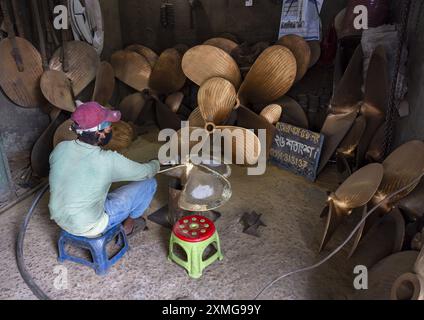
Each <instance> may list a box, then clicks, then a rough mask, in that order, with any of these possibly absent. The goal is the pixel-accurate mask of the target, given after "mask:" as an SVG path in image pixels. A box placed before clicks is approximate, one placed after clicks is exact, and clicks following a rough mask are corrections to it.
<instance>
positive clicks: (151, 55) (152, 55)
mask: <svg viewBox="0 0 424 320" xmlns="http://www.w3.org/2000/svg"><path fill="white" fill-rule="evenodd" d="M125 50H129V51H134V52H137V53H138V54H140V55H142V56H143V57H144V58H146V60H147V61H148V62H149V64H150V67H152V69H153V67H154V66H155V64H156V61H157V60H158V59H159V56H158V55H157V54H156V52H154V51H153V50H152V49H150V48H148V47H146V46H142V45H140V44H133V45H130V46H128V47H126V48H125Z"/></svg>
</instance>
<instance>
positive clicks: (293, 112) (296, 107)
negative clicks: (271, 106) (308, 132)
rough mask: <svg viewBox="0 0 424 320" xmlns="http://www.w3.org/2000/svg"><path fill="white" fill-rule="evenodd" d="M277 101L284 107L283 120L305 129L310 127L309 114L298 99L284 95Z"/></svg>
mask: <svg viewBox="0 0 424 320" xmlns="http://www.w3.org/2000/svg"><path fill="white" fill-rule="evenodd" d="M275 103H277V104H279V105H281V106H282V107H283V116H282V117H281V122H284V123H288V124H291V125H292V126H296V127H299V128H303V129H308V128H309V120H308V116H307V115H306V113H305V111H304V110H303V108H302V107H301V106H300V104H299V103H297V101H296V100H294V99H292V98H290V97H288V96H284V97H281V98H279V99H278V100H276V101H275Z"/></svg>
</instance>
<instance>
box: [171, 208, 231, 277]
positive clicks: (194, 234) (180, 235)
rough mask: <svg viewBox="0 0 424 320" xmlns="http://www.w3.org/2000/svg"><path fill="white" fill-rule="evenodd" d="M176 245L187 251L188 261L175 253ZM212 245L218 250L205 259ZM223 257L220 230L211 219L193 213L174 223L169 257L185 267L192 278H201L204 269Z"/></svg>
mask: <svg viewBox="0 0 424 320" xmlns="http://www.w3.org/2000/svg"><path fill="white" fill-rule="evenodd" d="M175 245H178V246H180V247H181V248H182V249H183V250H184V251H185V253H186V256H187V261H184V260H183V259H181V258H180V257H179V256H178V255H176V254H175V252H174V247H175ZM210 245H213V246H214V247H215V249H216V252H215V253H214V254H213V255H212V256H211V257H209V258H207V259H206V260H205V261H203V253H204V252H205V249H206V248H207V247H209V246H210ZM223 258H224V257H223V255H222V252H221V244H220V241H219V236H218V232H217V231H216V228H215V225H214V223H213V222H212V221H211V220H209V219H207V218H205V217H202V216H199V215H193V216H187V217H184V218H182V219H181V220H179V221H178V222H177V223H176V224H175V225H174V228H173V230H172V234H171V240H170V243H169V256H168V259H169V260H170V261H174V262H175V263H177V264H178V265H180V266H181V267H183V268H185V269H186V270H187V272H188V275H189V276H190V277H191V278H194V279H198V278H200V277H201V276H202V272H203V270H205V269H206V268H207V267H208V266H210V265H211V264H212V263H214V262H215V261H217V260H222V259H223Z"/></svg>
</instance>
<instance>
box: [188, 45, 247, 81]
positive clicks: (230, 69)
mask: <svg viewBox="0 0 424 320" xmlns="http://www.w3.org/2000/svg"><path fill="white" fill-rule="evenodd" d="M182 69H183V71H184V73H185V75H186V76H187V78H189V79H190V80H191V81H193V82H194V83H196V84H197V85H198V86H201V85H202V84H203V83H204V82H205V81H206V80H208V79H210V78H213V77H220V78H224V79H226V80H228V81H230V82H231V83H232V84H233V85H234V87H235V88H239V86H240V83H241V74H240V70H239V68H238V66H237V63H236V62H235V61H234V59H233V58H232V57H231V56H230V55H229V54H228V53H227V52H225V51H224V50H222V49H219V48H217V47H214V46H210V45H199V46H195V47H193V48H191V49H189V50H188V51H187V52H186V53H185V54H184V57H183V61H182Z"/></svg>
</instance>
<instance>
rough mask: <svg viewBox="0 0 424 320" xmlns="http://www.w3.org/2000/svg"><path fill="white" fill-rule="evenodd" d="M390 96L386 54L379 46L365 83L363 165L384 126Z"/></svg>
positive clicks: (360, 148) (360, 159) (362, 109)
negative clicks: (372, 143) (374, 139)
mask: <svg viewBox="0 0 424 320" xmlns="http://www.w3.org/2000/svg"><path fill="white" fill-rule="evenodd" d="M388 96H389V77H388V65H387V58H386V52H385V50H384V47H383V46H378V47H377V48H376V49H375V50H374V53H373V55H372V57H371V61H370V64H369V67H368V72H367V79H366V83H365V96H364V102H363V104H362V106H361V114H362V115H364V117H365V119H366V121H367V126H366V128H365V132H364V134H363V136H362V139H361V142H360V144H359V149H358V157H359V162H360V163H361V162H362V161H363V159H364V157H365V154H366V152H367V150H368V147H369V146H370V143H371V140H372V139H373V137H374V135H375V133H376V131H377V129H378V128H379V127H380V126H381V125H382V124H383V122H384V119H385V110H386V107H387V102H388Z"/></svg>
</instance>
